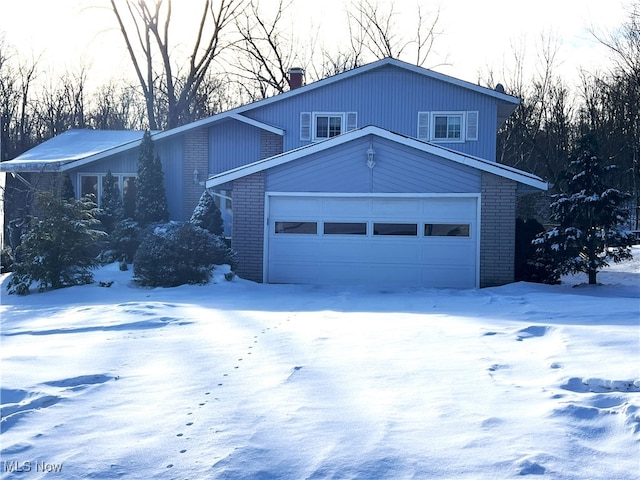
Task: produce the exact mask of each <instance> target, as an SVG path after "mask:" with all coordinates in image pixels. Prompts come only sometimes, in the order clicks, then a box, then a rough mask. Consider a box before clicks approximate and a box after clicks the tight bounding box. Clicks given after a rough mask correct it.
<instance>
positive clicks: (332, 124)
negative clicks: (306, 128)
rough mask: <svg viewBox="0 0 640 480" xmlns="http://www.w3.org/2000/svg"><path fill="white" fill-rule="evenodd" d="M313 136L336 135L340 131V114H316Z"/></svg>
mask: <svg viewBox="0 0 640 480" xmlns="http://www.w3.org/2000/svg"><path fill="white" fill-rule="evenodd" d="M315 123H316V128H315V138H317V139H319V140H322V139H325V138H331V137H337V136H338V135H340V134H341V133H342V115H331V114H326V115H325V114H317V115H316V116H315Z"/></svg>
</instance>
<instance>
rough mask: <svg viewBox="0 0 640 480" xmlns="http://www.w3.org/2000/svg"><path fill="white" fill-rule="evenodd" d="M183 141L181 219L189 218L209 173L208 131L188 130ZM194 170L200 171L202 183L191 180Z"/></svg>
mask: <svg viewBox="0 0 640 480" xmlns="http://www.w3.org/2000/svg"><path fill="white" fill-rule="evenodd" d="M183 141H184V146H183V167H182V168H183V170H182V175H183V176H182V178H183V179H184V185H183V188H184V192H183V196H184V199H183V202H184V203H183V205H184V207H183V212H182V215H183V220H189V219H190V218H191V215H192V214H193V209H194V208H196V205H197V204H198V201H199V200H200V196H201V195H202V192H204V181H205V180H206V179H207V176H208V173H209V132H208V130H207V129H206V128H203V129H200V130H195V131H189V132H187V133H185V135H184V140H183ZM194 170H198V172H200V182H201V183H202V185H200V184H199V183H195V182H194V181H193V172H194Z"/></svg>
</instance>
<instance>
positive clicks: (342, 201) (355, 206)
mask: <svg viewBox="0 0 640 480" xmlns="http://www.w3.org/2000/svg"><path fill="white" fill-rule="evenodd" d="M322 214H323V216H332V217H334V218H335V219H336V220H339V219H343V218H367V217H369V216H370V215H371V200H369V199H368V198H334V197H327V198H324V199H322Z"/></svg>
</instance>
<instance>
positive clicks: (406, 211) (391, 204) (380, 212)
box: [371, 198, 421, 219]
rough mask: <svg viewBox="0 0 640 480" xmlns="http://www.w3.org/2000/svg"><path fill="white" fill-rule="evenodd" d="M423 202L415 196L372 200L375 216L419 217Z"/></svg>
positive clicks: (372, 213)
mask: <svg viewBox="0 0 640 480" xmlns="http://www.w3.org/2000/svg"><path fill="white" fill-rule="evenodd" d="M420 211H421V204H420V202H419V201H418V200H417V199H414V198H406V199H405V198H401V199H398V198H391V199H376V200H375V201H372V202H371V215H372V217H373V218H395V219H397V218H418V217H419V215H420Z"/></svg>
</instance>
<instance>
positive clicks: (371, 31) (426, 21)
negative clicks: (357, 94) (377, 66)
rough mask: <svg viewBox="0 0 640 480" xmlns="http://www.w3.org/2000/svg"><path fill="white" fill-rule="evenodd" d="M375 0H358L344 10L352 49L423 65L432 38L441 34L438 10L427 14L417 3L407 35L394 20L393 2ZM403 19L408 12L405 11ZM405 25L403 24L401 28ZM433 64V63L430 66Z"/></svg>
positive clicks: (375, 56)
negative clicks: (412, 22) (412, 23)
mask: <svg viewBox="0 0 640 480" xmlns="http://www.w3.org/2000/svg"><path fill="white" fill-rule="evenodd" d="M380 5H381V4H380V2H379V1H378V0H358V1H357V2H352V3H351V8H350V9H349V10H348V12H347V18H348V22H349V33H350V35H351V42H352V45H353V44H355V48H354V52H356V53H357V52H369V54H371V55H372V56H373V57H374V58H387V57H391V58H397V59H401V60H405V61H409V62H411V63H413V64H415V65H418V66H424V65H425V64H426V62H427V60H428V59H429V58H430V56H431V54H432V53H433V47H434V43H435V41H436V39H437V38H438V36H439V35H440V34H441V33H442V32H441V31H440V26H439V20H440V10H436V11H435V12H433V13H431V14H428V13H426V12H425V11H424V9H423V8H422V6H421V5H420V4H417V6H416V11H415V15H414V17H415V18H416V24H415V28H414V31H413V36H407V35H406V34H405V32H404V31H403V27H402V26H400V25H398V23H397V22H396V20H397V18H398V17H399V16H400V13H399V12H398V11H396V9H395V4H394V2H389V3H386V2H385V3H384V5H385V7H387V8H388V10H385V9H383V8H382V7H381V6H380ZM403 16H404V17H405V18H408V17H409V15H408V14H407V13H406V12H405V13H404V14H403ZM405 28H406V27H405ZM432 66H433V65H432Z"/></svg>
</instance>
